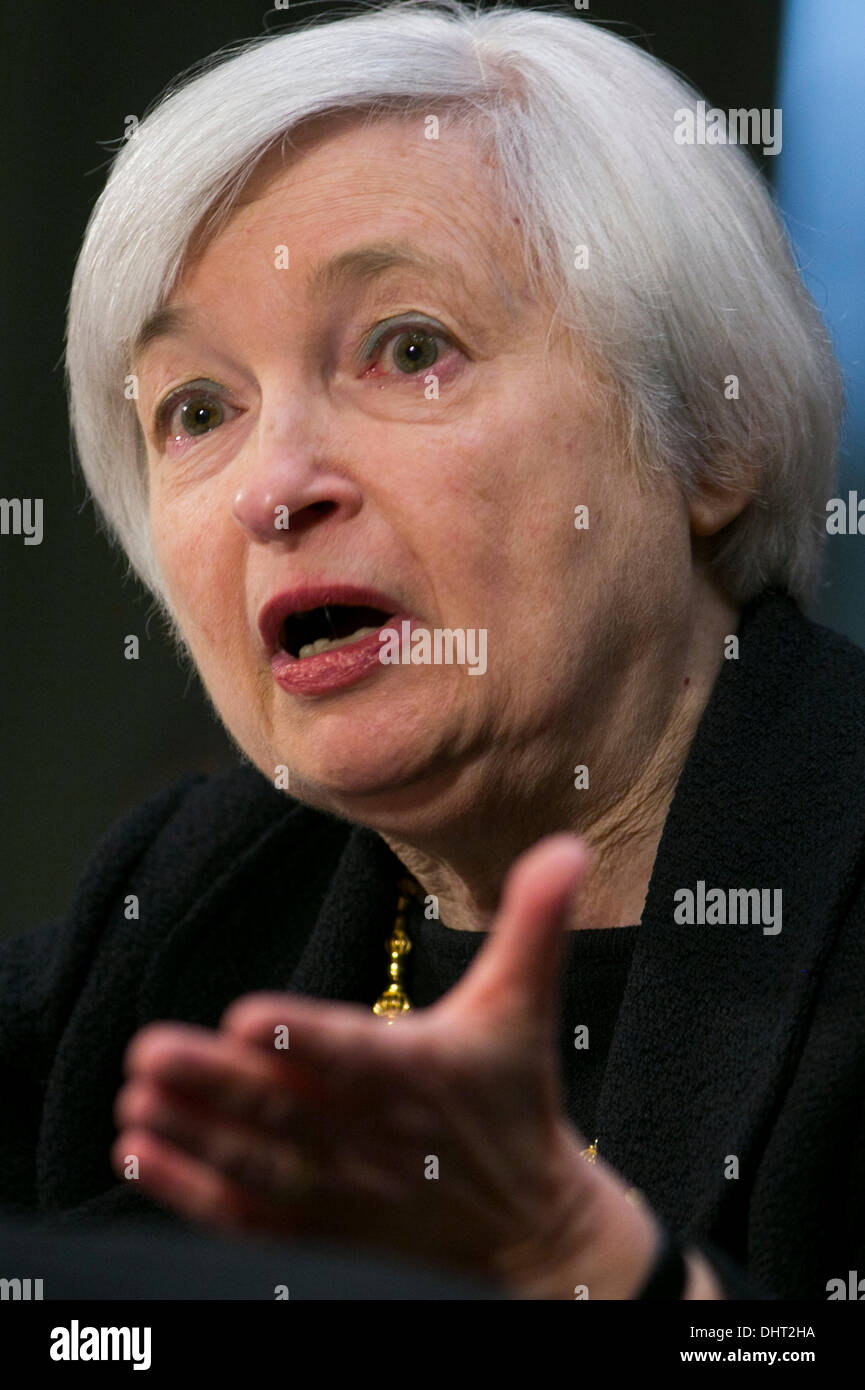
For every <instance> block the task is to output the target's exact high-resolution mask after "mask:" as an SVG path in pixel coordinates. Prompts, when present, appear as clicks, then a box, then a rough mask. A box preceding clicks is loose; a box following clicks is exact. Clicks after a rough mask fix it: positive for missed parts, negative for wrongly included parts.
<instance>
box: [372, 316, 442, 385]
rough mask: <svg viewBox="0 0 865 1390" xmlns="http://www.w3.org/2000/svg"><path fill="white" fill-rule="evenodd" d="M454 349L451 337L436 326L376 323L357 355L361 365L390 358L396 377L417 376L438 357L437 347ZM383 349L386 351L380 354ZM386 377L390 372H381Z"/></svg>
mask: <svg viewBox="0 0 865 1390" xmlns="http://www.w3.org/2000/svg"><path fill="white" fill-rule="evenodd" d="M441 344H444V345H445V347H446V348H455V346H456V345H455V343H454V340H453V338H451V336H450V334H449V333H446V332H445V330H444V329H443V328H442V327H441V325H440V324H434V323H430V324H425V323H423V322H418V323H401V324H396V325H394V324H389V323H383V324H379V326H378V328H377V329H375V330H374V332H373V333H372V334H371V335H370V336H369V337H368V338H367V340H366V342H365V344H364V347H363V349H362V351H361V353H360V361H361V363H362V364H364V363H370V362H373V361H376V362H378V361H384V362H386V361H387V359H388V357H389V358H390V359H391V361H392V364H393V366H394V368H395V373H394V374H396V375H398V376H419V375H421V374H423V373H425V372H428V371H429V370H430V368H431V367H433V366H434V365H435V364H436V363H437V362H438V361H439V358H440V357H441V347H440V345H441ZM383 348H387V349H388V350H387V351H384V352H383V351H382V349H383ZM384 375H386V376H390V375H392V373H391V372H388V371H385V372H384Z"/></svg>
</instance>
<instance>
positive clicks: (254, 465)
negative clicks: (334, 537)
mask: <svg viewBox="0 0 865 1390" xmlns="http://www.w3.org/2000/svg"><path fill="white" fill-rule="evenodd" d="M242 469H243V472H242V477H241V481H240V483H239V484H238V486H237V487H236V489H235V491H234V497H233V502H232V515H233V516H234V519H235V521H236V522H237V524H238V525H239V526H241V527H242V528H243V529H244V531H246V532H247V534H248V535H249V536H250V537H252V538H253V539H254V540H256V541H262V542H266V541H273V540H281V541H283V542H284V541H285V540H286V539H289V538H291V537H295V538H296V537H297V536H299V535H301V534H303V533H304V532H306V531H308V530H309V529H310V528H311V527H314V526H315V525H317V524H319V523H320V522H321V521H323V520H325V519H326V518H327V517H334V516H340V515H341V516H342V517H343V518H344V519H346V520H347V519H349V518H350V517H351V516H353V515H355V514H356V512H358V511H359V509H360V507H361V504H362V496H361V492H360V489H359V487H358V485H357V483H356V482H354V480H353V479H351V478H349V477H347V476H346V475H345V473H344V472H343V471H341V469H339V468H338V467H337V466H336V464H335V462H334V459H333V455H332V454H330V453H328V452H327V451H325V450H324V449H323V448H322V446H321V444H320V442H319V443H316V442H314V441H313V439H312V438H311V436H310V432H309V431H308V430H307V429H306V428H305V427H304V425H303V424H302V422H300V421H299V420H298V418H297V416H296V415H295V414H294V413H293V414H292V418H291V419H288V418H285V416H283V417H282V418H281V419H277V418H274V419H270V420H268V421H265V420H263V419H262V421H261V423H260V427H259V430H258V432H257V435H256V439H255V441H254V442H251V449H250V450H249V451H245V452H244V458H243V461H242Z"/></svg>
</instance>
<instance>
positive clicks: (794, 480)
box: [66, 0, 843, 615]
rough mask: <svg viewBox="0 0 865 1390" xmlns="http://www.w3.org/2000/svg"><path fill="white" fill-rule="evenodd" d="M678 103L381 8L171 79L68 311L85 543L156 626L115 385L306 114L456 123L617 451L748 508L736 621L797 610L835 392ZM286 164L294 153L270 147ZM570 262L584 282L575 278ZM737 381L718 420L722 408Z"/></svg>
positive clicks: (760, 214)
mask: <svg viewBox="0 0 865 1390" xmlns="http://www.w3.org/2000/svg"><path fill="white" fill-rule="evenodd" d="M696 99H697V94H696V93H695V92H694V90H693V89H692V88H690V87H689V86H687V85H686V84H685V83H684V82H683V81H682V80H681V79H680V78H678V77H677V76H675V75H674V74H673V73H671V72H670V70H669V69H667V68H666V67H665V66H664V65H663V64H661V63H660V62H658V61H657V60H656V59H654V58H652V57H650V56H648V55H647V54H646V53H644V52H643V51H642V50H641V49H640V48H638V47H637V46H636V45H634V44H632V43H631V42H629V41H627V40H624V39H621V38H618V37H616V36H614V35H613V34H611V33H609V32H607V31H605V30H604V29H601V28H599V27H598V26H597V25H596V24H594V23H589V22H587V21H585V20H583V19H581V18H579V17H577V16H576V15H573V16H571V15H565V14H562V13H548V12H545V11H541V10H531V11H530V10H523V9H517V8H511V7H510V6H508V5H499V6H497V7H495V8H491V9H486V10H482V11H476V10H474V9H472V8H471V7H470V6H469V5H465V4H461V3H459V0H434V2H433V3H430V0H418V2H417V3H415V2H413V0H398V2H397V3H388V4H385V5H379V4H376V3H374V4H372V5H371V7H370V8H369V9H368V10H366V11H365V12H362V13H361V14H357V15H352V16H351V17H349V18H341V19H339V20H336V21H331V22H327V23H320V22H319V23H313V24H311V25H309V26H307V27H304V28H301V29H299V30H294V31H291V32H287V33H286V32H283V33H279V34H276V35H269V36H266V37H264V38H258V39H254V40H252V41H251V42H248V43H245V44H243V45H241V46H240V47H239V48H238V47H237V46H235V47H233V48H231V49H229V50H223V51H222V52H220V53H218V54H216V55H214V57H213V58H211V59H209V60H207V62H206V63H205V64H204V66H203V67H202V68H201V69H200V70H197V71H194V72H193V73H192V74H186V75H184V76H183V77H182V78H181V79H180V81H179V83H178V84H177V85H175V87H174V88H172V89H170V90H169V91H168V92H167V93H166V94H165V95H164V96H163V97H162V98H161V99H160V101H159V102H158V103H157V104H156V105H155V107H154V108H153V109H152V110H151V111H150V112H149V113H148V114H147V115H146V116H145V118H144V119H143V120H142V122H141V124H140V127H139V129H138V131H137V133H136V134H135V135H134V136H132V137H131V138H130V139H129V140H128V141H127V143H126V144H125V145H124V147H123V148H122V149H121V150H120V152H119V153H118V155H117V156H116V158H115V160H114V163H113V166H112V170H111V174H110V177H109V179H108V181H107V184H106V187H105V189H104V191H103V193H102V195H101V197H100V198H99V200H98V202H97V204H96V207H95V208H94V211H93V214H92V217H91V219H90V223H89V225H88V228H87V232H86V236H85V239H84V244H83V247H82V250H81V254H80V257H79V260H78V264H77V267H76V271H75V276H74V280H73V284H72V291H71V297H70V306H69V321H68V335H67V354H66V361H67V371H68V379H69V391H70V402H71V417H72V427H73V432H74V436H75V442H76V446H77V450H78V455H79V458H80V460H81V465H82V468H83V471H84V474H85V477H86V479H87V482H88V484H89V488H90V491H91V493H92V495H93V498H94V499H95V502H96V504H97V507H98V509H99V511H100V513H101V516H102V518H103V521H104V523H105V524H106V525H107V528H108V529H109V531H110V533H111V534H113V536H114V537H116V538H117V539H118V540H119V542H120V543H121V545H122V546H123V548H124V550H125V551H126V554H127V556H128V558H129V561H130V564H131V566H132V568H133V569H134V570H135V571H136V572H137V573H138V574H139V576H140V577H141V579H142V580H143V581H144V583H145V584H146V585H147V586H148V587H149V588H150V589H151V591H152V592H153V594H154V595H155V596H156V597H157V599H158V600H159V601H160V603H161V604H162V605H163V607H164V610H165V611H166V613H167V614H169V615H170V612H171V610H170V604H169V602H168V598H167V595H166V593H165V589H164V584H163V580H162V576H161V574H160V571H159V567H158V564H157V561H156V557H155V555H154V551H153V546H152V539H151V534H150V525H149V520H148V500H147V491H148V484H147V468H146V455H145V450H144V444H143V439H142V436H141V431H140V428H139V425H138V421H137V417H136V414H135V406H134V401H133V400H129V399H127V398H126V397H127V395H128V394H129V393H128V391H125V390H124V383H125V381H126V379H127V376H128V374H129V373H130V371H131V367H130V350H131V346H132V344H133V343H134V342H135V340H136V338H137V337H138V335H139V333H140V331H141V328H142V325H143V324H144V322H145V321H146V319H147V318H148V317H149V316H150V315H151V314H152V313H153V312H154V311H155V310H156V309H158V308H160V307H161V306H163V305H164V304H165V303H166V302H167V300H168V299H169V298H170V296H171V294H172V291H173V288H174V287H175V285H176V283H177V281H178V278H179V276H180V274H181V272H182V269H183V266H184V263H185V259H186V258H187V257H188V255H189V252H190V247H191V246H192V245H193V242H194V239H195V238H196V237H197V236H199V235H200V232H201V225H202V219H203V218H205V217H206V216H209V217H210V219H211V220H210V223H209V226H210V228H211V234H213V233H214V232H215V231H217V230H218V227H219V226H220V225H221V219H222V220H224V217H225V215H226V213H227V212H228V211H229V210H230V208H231V206H232V203H233V201H234V199H236V197H237V196H238V194H239V193H240V191H241V189H242V187H243V185H244V183H245V181H246V180H247V178H248V177H249V175H250V174H251V172H252V171H253V169H254V168H255V166H256V164H257V162H258V161H259V160H260V159H261V157H262V156H263V155H264V154H265V153H266V152H268V151H269V150H271V149H273V148H274V147H275V146H276V145H277V144H278V143H279V142H280V141H283V143H285V137H287V136H288V137H290V135H291V132H293V131H298V130H299V129H300V128H301V122H307V121H309V120H312V119H314V118H316V117H318V116H323V115H324V114H325V113H328V114H329V113H333V112H337V111H354V112H356V113H357V114H358V117H361V116H364V115H365V117H366V118H369V117H375V116H377V115H379V114H387V113H393V112H405V113H408V112H410V111H411V112H415V113H423V114H427V113H429V114H435V113H437V112H439V113H442V112H446V113H450V112H453V114H454V116H455V118H456V119H458V120H460V121H462V122H465V123H467V125H468V127H469V128H470V129H471V130H472V131H473V132H474V133H476V135H477V138H478V141H479V142H483V143H484V145H485V146H486V147H487V148H491V149H492V150H493V152H494V154H495V160H496V170H497V174H498V177H499V179H500V187H501V194H502V206H503V207H507V208H508V210H509V211H512V212H513V214H514V215H515V216H516V217H518V218H519V219H520V223H519V225H520V230H521V234H522V237H523V251H524V259H525V268H526V276H527V283H528V284H529V286H530V288H532V289H535V290H536V291H537V293H538V294H541V293H543V294H547V295H551V296H552V298H553V302H554V303H555V304H556V305H557V312H558V314H559V315H560V316H561V318H562V320H563V322H564V323H565V324H566V325H567V326H568V327H569V328H571V329H572V330H573V334H574V341H575V342H578V343H579V344H580V345H582V347H583V348H584V349H586V350H588V351H589V352H590V353H591V354H592V355H593V357H595V358H596V359H597V360H598V361H599V362H600V363H601V364H602V366H603V367H604V368H605V369H606V373H607V375H608V379H609V381H610V382H612V384H613V386H614V391H615V394H614V397H613V403H614V406H615V409H614V410H613V411H611V414H615V415H616V417H617V418H620V419H621V420H622V421H624V422H625V425H626V435H625V437H624V441H623V447H624V449H625V452H626V453H627V455H628V457H631V458H632V459H634V460H635V461H636V462H637V463H638V464H639V465H640V466H641V467H642V468H643V469H644V470H646V472H647V473H648V472H651V471H662V470H663V471H666V472H667V473H668V474H670V475H672V476H673V477H674V478H675V479H676V480H677V482H678V483H679V485H680V487H681V488H682V489H683V491H684V492H685V493H686V494H687V495H693V493H694V492H695V491H696V490H697V489H698V488H699V487H700V486H703V485H709V486H714V487H717V488H721V489H724V488H736V487H743V486H744V487H746V488H747V489H748V491H749V493H750V500H749V501H748V504H747V506H746V507H745V509H744V511H743V512H742V513H741V514H740V515H739V516H738V517H737V518H736V520H735V521H733V522H732V523H731V524H730V525H729V526H727V527H726V528H725V529H724V530H723V531H722V532H721V533H720V534H719V535H718V536H717V537H716V538H715V542H714V555H713V558H712V566H713V572H714V574H715V577H716V579H717V582H718V583H719V584H720V585H721V586H722V587H723V588H724V589H725V590H726V591H727V592H728V593H729V594H730V595H731V596H732V597H733V598H734V599H735V600H737V601H739V602H746V601H747V600H748V599H749V598H750V597H752V596H753V595H755V594H756V593H758V592H759V591H760V590H761V589H763V588H765V587H766V586H767V585H769V584H774V585H777V586H779V587H781V588H784V589H786V590H787V591H788V592H790V593H791V594H793V595H794V597H796V598H797V599H799V601H800V602H803V603H804V602H807V601H808V600H809V598H810V597H811V594H812V592H813V588H814V584H815V582H816V578H817V574H818V569H819V559H820V542H821V538H822V536H824V535H825V511H826V502H827V500H828V497H829V495H831V489H832V486H833V482H834V473H835V460H836V450H837V434H838V426H839V419H840V414H841V409H842V402H843V392H842V387H841V379H840V373H839V371H838V367H837V363H836V361H835V358H834V355H833V353H832V349H831V346H830V343H829V340H828V335H827V333H826V330H825V327H824V325H823V323H822V321H821V319H820V317H819V315H818V313H817V310H816V308H815V306H814V304H813V302H812V300H811V298H810V297H809V295H808V294H807V292H806V291H805V289H804V287H803V285H802V282H801V280H800V278H799V275H798V272H797V269H796V266H795V264H794V261H793V257H792V254H791V251H790V248H789V244H788V242H787V238H786V236H785V232H784V229H783V227H782V225H781V223H780V221H779V218H778V216H777V213H776V212H775V210H774V207H773V204H772V200H771V197H770V195H769V193H768V191H767V189H766V187H765V185H764V183H763V180H762V178H761V177H760V175H759V173H758V172H757V170H756V168H755V167H754V166H753V164H752V163H751V161H750V159H749V158H748V156H747V155H746V154H745V153H744V152H743V151H742V150H741V149H738V148H736V147H735V146H734V145H711V146H710V145H705V144H697V143H695V144H693V145H683V144H678V143H676V141H675V139H674V125H675V113H676V112H677V111H681V110H682V109H683V108H690V109H693V107H694V102H695V100H696ZM288 143H289V144H290V139H289V142H288ZM579 246H584V247H585V248H586V253H585V254H586V255H587V256H588V265H587V266H586V265H585V264H583V266H582V268H577V265H576V263H575V253H576V250H577V248H578V247H579ZM733 376H735V377H736V378H738V399H728V398H727V397H728V395H730V394H732V392H731V391H730V390H729V389H728V390H726V391H725V382H726V381H729V378H731V377H733Z"/></svg>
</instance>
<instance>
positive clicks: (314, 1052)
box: [220, 994, 416, 1103]
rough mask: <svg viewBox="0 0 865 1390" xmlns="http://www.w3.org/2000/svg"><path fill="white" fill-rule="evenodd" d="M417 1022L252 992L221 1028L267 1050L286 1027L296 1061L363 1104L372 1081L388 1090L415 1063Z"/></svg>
mask: <svg viewBox="0 0 865 1390" xmlns="http://www.w3.org/2000/svg"><path fill="white" fill-rule="evenodd" d="M415 1023H416V1018H415V1016H413V1015H411V1014H409V1015H408V1016H407V1017H406V1018H405V1019H400V1020H398V1022H397V1023H396V1024H394V1025H388V1024H386V1023H385V1022H384V1021H383V1020H382V1019H380V1018H376V1017H374V1016H373V1015H372V1013H371V1011H370V1010H369V1009H365V1008H361V1007H359V1006H357V1005H346V1004H333V1003H330V1002H327V1001H322V1000H318V999H316V1000H309V999H304V998H301V997H299V996H296V995H285V994H252V995H246V996H245V997H244V998H242V999H238V1000H236V1001H235V1002H234V1003H233V1004H232V1005H231V1006H230V1008H229V1009H227V1010H226V1012H225V1014H224V1015H223V1017H222V1021H221V1025H220V1026H221V1027H222V1028H223V1029H224V1030H225V1031H226V1032H227V1033H228V1034H229V1035H230V1036H232V1037H234V1038H235V1039H237V1040H238V1041H242V1042H243V1043H245V1044H249V1043H252V1044H255V1045H256V1046H258V1047H261V1048H262V1049H267V1048H268V1047H270V1046H271V1045H272V1040H273V1037H274V1031H275V1029H277V1028H278V1027H280V1026H281V1027H284V1028H285V1030H286V1032H287V1035H288V1043H289V1052H290V1055H291V1056H292V1058H293V1059H294V1060H295V1062H296V1063H297V1064H298V1065H299V1066H300V1067H302V1068H303V1069H304V1071H309V1070H311V1071H313V1072H314V1073H315V1074H316V1075H317V1076H321V1077H325V1078H326V1079H327V1084H328V1086H329V1087H330V1088H331V1091H332V1093H333V1094H334V1095H335V1096H338V1097H339V1098H340V1099H343V1100H344V1099H345V1098H346V1097H347V1096H349V1097H352V1095H353V1099H354V1101H355V1102H358V1103H359V1102H360V1100H361V1096H362V1095H366V1094H367V1093H368V1090H369V1087H370V1085H372V1087H373V1089H375V1090H376V1091H384V1090H385V1089H387V1088H388V1087H389V1086H390V1085H392V1084H393V1083H395V1082H396V1081H397V1080H398V1079H399V1076H400V1074H401V1073H404V1072H405V1070H406V1068H407V1067H410V1066H411V1061H410V1056H411V1051H410V1040H411V1038H412V1037H414V1036H416V1033H415V1030H414V1028H413V1027H412V1026H411V1025H413V1024H415ZM407 1049H409V1050H407Z"/></svg>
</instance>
